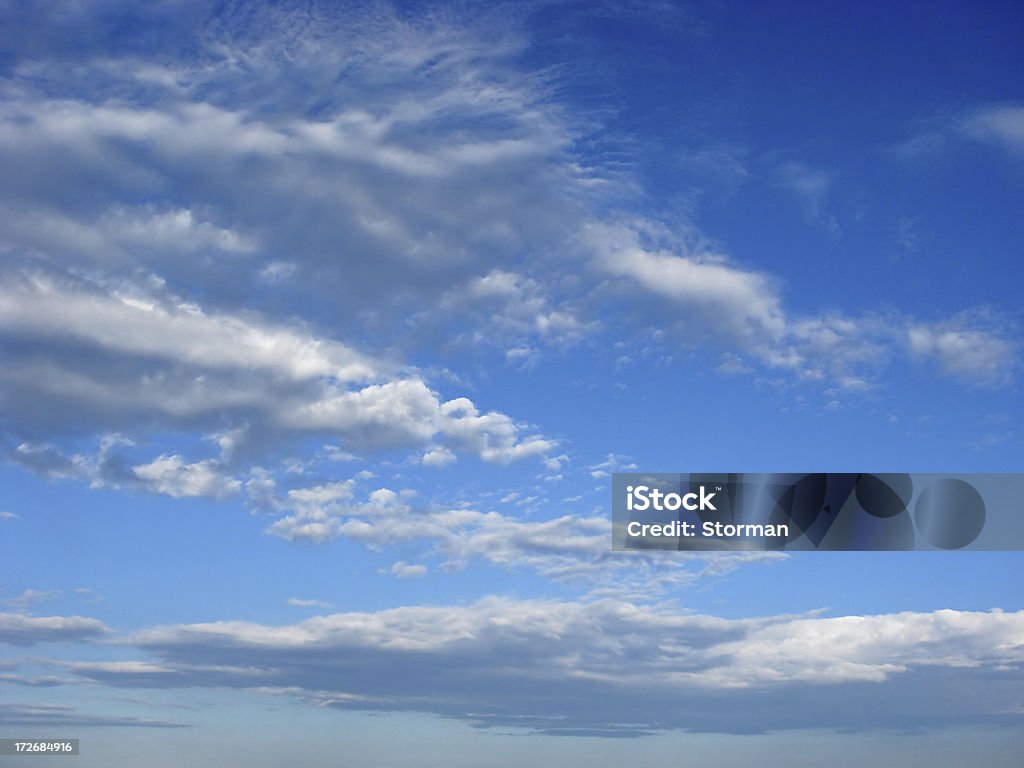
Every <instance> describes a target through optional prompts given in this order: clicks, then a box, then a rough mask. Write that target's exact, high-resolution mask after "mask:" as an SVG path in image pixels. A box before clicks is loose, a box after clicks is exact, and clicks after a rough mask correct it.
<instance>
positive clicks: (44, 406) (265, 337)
mask: <svg viewBox="0 0 1024 768" xmlns="http://www.w3.org/2000/svg"><path fill="white" fill-rule="evenodd" d="M12 277H13V279H11V280H8V281H7V282H6V283H5V285H4V287H3V288H0V337H2V336H4V335H6V336H7V337H10V338H21V339H32V340H33V344H34V346H33V348H32V351H31V354H28V353H26V354H25V357H24V359H23V360H21V361H20V362H21V364H20V365H14V364H13V361H12V365H10V366H5V368H4V371H3V372H0V391H3V392H5V394H7V396H8V397H9V398H10V399H11V401H12V402H21V403H23V404H24V405H25V407H24V408H23V409H21V410H20V411H12V413H13V415H14V416H15V418H18V419H24V420H26V423H25V426H26V428H27V427H30V426H31V427H38V426H40V425H41V424H45V423H46V421H48V420H51V419H54V418H55V417H56V416H57V415H58V414H60V415H63V416H64V417H65V422H66V423H65V426H67V427H70V426H71V425H72V424H73V423H74V422H75V420H77V419H87V418H91V419H92V420H93V421H94V422H95V423H97V424H104V425H110V424H117V423H119V422H124V423H132V422H134V421H136V420H138V419H140V418H141V419H142V420H146V421H149V420H153V419H157V420H160V421H162V422H163V423H165V424H167V425H172V426H173V425H181V426H186V425H187V426H190V427H192V426H194V425H195V424H197V423H202V422H203V421H206V422H207V423H208V424H209V425H210V426H211V427H214V426H216V427H217V428H220V429H222V428H223V420H224V418H225V416H226V415H228V416H230V415H231V414H234V415H235V418H236V419H237V420H238V421H240V422H247V423H248V424H249V425H250V427H252V428H253V429H251V430H249V431H248V432H247V431H245V430H234V431H233V432H232V433H231V445H232V448H234V447H236V444H237V443H238V442H239V441H241V440H243V439H245V438H246V436H247V435H249V434H250V433H257V434H258V433H264V434H265V433H267V432H268V431H270V432H271V433H273V432H278V433H284V434H286V435H287V434H289V433H291V434H298V433H308V432H320V433H324V434H331V435H334V436H337V437H339V438H341V439H343V440H344V441H345V442H346V443H347V444H348V445H349V446H352V447H356V448H360V449H365V448H371V449H372V448H374V447H376V446H380V445H396V444H399V445H400V444H406V445H416V444H423V443H428V442H430V441H432V440H434V439H442V440H445V441H446V442H449V443H450V444H451V446H452V447H453V448H457V449H460V450H468V451H470V452H472V453H474V454H475V455H477V456H479V457H481V458H483V459H484V460H485V461H491V462H496V463H508V462H509V461H514V460H517V459H520V458H525V457H529V456H536V455H541V454H544V453H545V452H547V451H548V450H549V449H550V448H552V447H553V446H554V443H553V442H552V441H549V440H546V439H544V438H541V437H538V436H535V435H527V436H525V437H524V436H523V435H522V434H521V431H520V428H519V427H518V426H516V424H515V423H514V422H513V421H512V420H511V419H510V418H509V417H508V416H505V415H504V414H501V413H498V412H489V413H484V414H481V413H479V412H478V411H477V409H476V406H475V405H474V404H473V403H472V401H470V400H468V399H466V398H457V399H455V400H452V401H448V402H443V401H441V399H440V398H439V396H438V394H437V393H435V392H434V391H432V390H431V389H430V388H429V387H428V386H427V384H426V382H424V381H423V380H422V379H421V378H419V377H418V376H417V375H415V374H413V373H405V372H403V371H402V370H401V369H400V368H399V367H398V366H396V365H395V364H393V363H390V362H387V361H384V360H381V359H377V358H372V357H370V356H368V355H364V354H361V353H358V352H356V351H354V350H353V349H351V348H350V347H348V346H346V345H345V344H343V343H341V342H338V341H334V340H332V339H328V338H323V337H320V336H317V335H314V334H312V333H311V332H309V331H308V330H306V329H304V328H302V327H298V326H296V327H289V326H285V325H281V324H275V323H270V322H267V321H264V320H262V319H260V318H258V317H256V316H254V315H251V314H246V315H243V314H228V313H223V312H207V311H205V310H203V309H202V308H200V307H198V306H196V305H194V304H190V303H187V302H184V301H182V300H180V299H177V298H175V297H173V296H170V295H168V294H167V293H166V292H165V291H163V290H161V289H159V288H156V289H150V290H142V289H141V288H140V287H139V286H137V285H134V284H132V285H124V284H119V285H115V286H106V285H100V284H95V283H86V282H82V281H73V280H69V279H61V280H58V279H56V278H53V277H51V276H44V275H41V274H39V273H35V274H30V275H27V276H23V277H22V276H12ZM69 350H72V351H69ZM86 423H88V422H86ZM52 428H53V429H57V428H58V427H57V426H56V425H55V426H54V427H52ZM17 450H18V452H19V453H20V460H21V461H22V463H25V464H32V463H33V462H34V463H36V464H39V463H42V464H45V465H46V467H47V468H48V469H47V471H49V472H50V473H51V474H53V473H58V474H63V475H65V476H73V475H75V474H81V473H82V471H83V470H82V467H81V466H80V464H81V463H82V460H79V459H67V458H62V457H61V456H59V455H57V453H55V449H51V448H49V447H46V446H31V445H28V444H25V445H23V446H21V447H19V448H18V449H17ZM51 453H54V455H53V456H51V455H50V454H51ZM137 469H138V471H137V472H136V473H135V474H136V476H137V477H139V478H141V479H143V480H145V481H146V482H149V483H151V484H153V486H154V487H157V488H158V490H160V491H161V492H170V489H171V487H172V484H173V485H174V487H176V488H179V489H182V491H183V492H182V494H181V495H196V488H197V487H200V486H202V487H203V489H204V490H202V491H199V492H200V493H203V494H206V495H209V493H210V492H211V491H213V490H214V488H213V486H212V485H210V483H212V482H213V477H212V476H213V474H214V471H215V469H216V468H215V466H214V465H213V464H211V463H209V462H199V463H195V464H186V463H185V462H184V460H183V459H181V458H180V456H177V455H176V454H168V455H167V456H165V457H162V458H161V459H158V460H156V462H153V463H152V464H151V465H148V466H142V467H139V468H137ZM172 474H173V475H174V478H173V480H172V479H170V476H171V475H172ZM224 482H225V483H226V485H224V487H223V488H222V489H221V490H222V492H226V491H229V490H231V488H232V487H233V486H232V481H230V480H225V481H224Z"/></svg>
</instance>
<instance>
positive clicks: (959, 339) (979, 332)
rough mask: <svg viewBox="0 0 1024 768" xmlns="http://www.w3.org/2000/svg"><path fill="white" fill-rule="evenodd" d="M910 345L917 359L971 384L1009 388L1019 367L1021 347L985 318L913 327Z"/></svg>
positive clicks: (963, 318) (908, 339)
mask: <svg viewBox="0 0 1024 768" xmlns="http://www.w3.org/2000/svg"><path fill="white" fill-rule="evenodd" d="M907 343H908V345H909V347H910V351H911V353H912V354H914V355H915V356H917V357H920V358H923V359H930V360H934V361H935V362H936V363H938V365H939V366H940V368H941V369H943V370H944V371H945V372H947V373H949V374H951V375H953V376H956V377H958V378H962V379H966V380H968V381H972V382H976V383H981V384H989V385H1000V384H1006V383H1007V382H1008V381H1010V379H1011V378H1012V376H1013V373H1014V371H1015V369H1016V368H1017V366H1018V365H1019V357H1018V346H1017V344H1016V343H1015V342H1013V341H1011V340H1010V339H1008V338H1006V337H1005V336H1003V335H1001V334H1000V333H999V331H998V330H997V329H996V328H994V327H993V326H992V323H990V322H988V321H987V319H986V318H984V317H972V316H968V315H963V316H960V317H957V318H954V319H952V320H950V321H947V322H943V323H935V324H932V325H925V324H918V325H913V326H911V327H910V328H909V329H908V330H907Z"/></svg>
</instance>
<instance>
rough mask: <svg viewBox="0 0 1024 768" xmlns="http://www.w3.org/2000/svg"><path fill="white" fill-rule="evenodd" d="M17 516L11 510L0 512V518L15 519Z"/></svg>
mask: <svg viewBox="0 0 1024 768" xmlns="http://www.w3.org/2000/svg"><path fill="white" fill-rule="evenodd" d="M17 519H18V516H17V515H16V514H14V513H13V512H0V520H17Z"/></svg>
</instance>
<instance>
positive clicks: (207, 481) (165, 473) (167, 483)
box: [132, 455, 242, 499]
mask: <svg viewBox="0 0 1024 768" xmlns="http://www.w3.org/2000/svg"><path fill="white" fill-rule="evenodd" d="M132 472H133V473H134V474H135V476H136V477H138V478H139V479H140V480H141V481H142V484H143V487H145V488H146V489H148V490H150V491H154V492H156V493H163V494H166V495H168V496H173V497H174V498H176V499H178V498H183V497H187V496H209V497H211V498H215V499H219V498H223V497H225V496H230V495H232V494H235V493H238V491H239V490H241V487H242V483H241V481H240V480H238V479H236V478H233V477H225V476H224V474H223V472H222V471H221V468H220V466H219V462H217V461H215V460H213V459H207V460H206V461H197V462H195V463H194V464H186V463H185V462H184V461H183V460H182V458H181V456H166V455H164V456H160V457H159V458H156V459H154V460H153V461H151V462H150V463H148V464H141V465H139V466H137V467H133V468H132Z"/></svg>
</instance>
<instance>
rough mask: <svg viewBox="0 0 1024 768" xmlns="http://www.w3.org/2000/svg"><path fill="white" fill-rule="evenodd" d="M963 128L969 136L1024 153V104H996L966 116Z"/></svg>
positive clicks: (1009, 150)
mask: <svg viewBox="0 0 1024 768" xmlns="http://www.w3.org/2000/svg"><path fill="white" fill-rule="evenodd" d="M961 130H962V131H963V132H964V133H965V134H966V135H967V136H969V137H971V138H973V139H978V140H980V141H989V142H993V143H995V144H998V145H1000V146H1002V147H1003V148H1004V149H1006V150H1007V151H1008V152H1011V153H1013V154H1017V155H1024V106H1021V105H1019V104H995V105H992V106H988V107H984V108H981V109H979V110H977V111H976V112H974V114H972V115H970V116H968V117H966V118H965V119H964V120H963V122H962V123H961Z"/></svg>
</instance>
